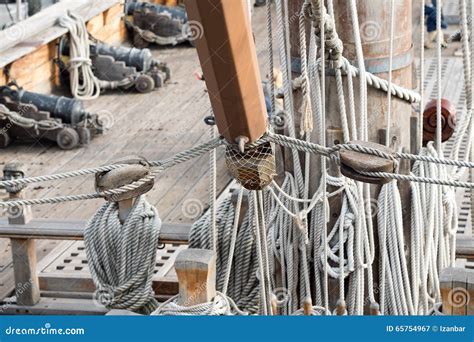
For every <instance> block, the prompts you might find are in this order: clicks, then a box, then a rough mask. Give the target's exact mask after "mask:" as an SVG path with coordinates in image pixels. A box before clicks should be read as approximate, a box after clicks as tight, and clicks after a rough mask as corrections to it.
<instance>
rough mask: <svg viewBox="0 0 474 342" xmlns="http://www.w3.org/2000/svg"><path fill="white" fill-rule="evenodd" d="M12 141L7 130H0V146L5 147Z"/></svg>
mask: <svg viewBox="0 0 474 342" xmlns="http://www.w3.org/2000/svg"><path fill="white" fill-rule="evenodd" d="M11 142H12V138H10V135H9V134H8V133H7V132H0V148H6V147H7V146H8V145H10V143H11Z"/></svg>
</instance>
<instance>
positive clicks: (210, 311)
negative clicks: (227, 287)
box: [151, 292, 246, 316]
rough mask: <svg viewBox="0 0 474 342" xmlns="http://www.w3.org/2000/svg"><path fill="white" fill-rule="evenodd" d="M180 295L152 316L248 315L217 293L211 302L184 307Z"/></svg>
mask: <svg viewBox="0 0 474 342" xmlns="http://www.w3.org/2000/svg"><path fill="white" fill-rule="evenodd" d="M178 301H179V295H176V296H174V297H172V298H170V299H168V300H167V301H166V302H164V303H163V304H160V306H159V307H158V308H157V309H156V310H155V311H154V312H152V313H151V315H152V316H234V315H246V313H245V312H243V311H241V310H239V308H238V307H237V305H235V303H234V301H233V300H232V299H231V298H229V297H227V296H226V295H225V294H223V293H220V292H217V294H216V296H215V297H214V299H213V300H212V301H211V302H208V303H202V304H196V305H190V306H184V305H180V304H178Z"/></svg>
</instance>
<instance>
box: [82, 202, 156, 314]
mask: <svg viewBox="0 0 474 342" xmlns="http://www.w3.org/2000/svg"><path fill="white" fill-rule="evenodd" d="M118 210H119V209H118V204H117V203H116V202H107V203H105V204H104V205H103V206H102V207H100V208H99V210H98V211H97V212H96V213H95V215H94V216H93V217H92V218H91V220H90V221H89V222H88V224H87V226H86V229H85V231H84V244H85V249H86V255H87V260H88V264H89V269H90V272H91V275H92V279H93V281H94V284H95V285H96V288H97V289H98V290H97V292H96V293H97V294H98V297H99V298H98V300H99V302H101V303H102V304H105V306H106V307H107V308H110V309H128V310H133V311H138V312H141V313H145V314H149V313H151V312H152V311H154V310H155V309H156V308H157V306H158V303H157V301H156V300H155V297H154V294H155V293H154V291H153V288H152V281H153V275H154V273H153V271H154V268H155V263H156V250H157V248H158V238H159V235H160V229H161V220H160V217H159V216H158V211H157V210H156V208H155V207H153V206H152V205H150V204H149V203H148V202H147V201H146V199H145V197H144V196H140V197H138V198H137V199H136V202H135V203H134V205H133V207H132V208H131V210H130V213H129V215H128V217H127V219H126V220H125V222H123V223H121V222H120V219H119V215H118Z"/></svg>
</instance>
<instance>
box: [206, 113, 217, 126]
mask: <svg viewBox="0 0 474 342" xmlns="http://www.w3.org/2000/svg"><path fill="white" fill-rule="evenodd" d="M204 123H205V124H206V125H208V126H215V125H216V118H215V117H214V116H213V115H209V116H206V117H205V118H204Z"/></svg>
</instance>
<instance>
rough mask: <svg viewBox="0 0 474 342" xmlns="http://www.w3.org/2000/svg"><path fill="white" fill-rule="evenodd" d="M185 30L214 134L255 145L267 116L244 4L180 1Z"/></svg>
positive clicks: (224, 0) (221, 0)
mask: <svg viewBox="0 0 474 342" xmlns="http://www.w3.org/2000/svg"><path fill="white" fill-rule="evenodd" d="M185 5H186V11H187V13H188V17H189V20H190V21H189V25H190V29H192V30H196V32H199V34H198V36H197V37H196V38H197V39H196V41H195V43H196V48H197V52H198V55H199V60H200V62H201V67H202V71H203V74H204V78H205V81H206V86H207V89H208V92H209V97H210V100H211V105H212V109H213V110H214V115H215V117H216V123H217V127H218V128H219V133H220V134H221V135H222V136H224V138H226V139H227V140H228V141H229V142H232V143H239V144H240V143H243V142H245V143H247V142H255V141H256V140H258V139H259V138H260V137H261V136H262V135H263V134H264V133H265V132H266V130H267V115H266V108H265V100H264V97H263V88H262V81H261V78H260V71H259V68H258V63H257V53H256V49H255V42H254V38H253V34H252V31H251V28H250V18H249V14H248V8H247V2H246V1H235V0H207V1H202V0H185Z"/></svg>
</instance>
